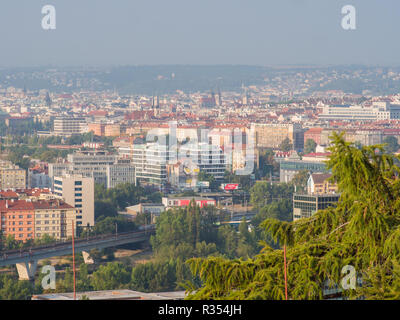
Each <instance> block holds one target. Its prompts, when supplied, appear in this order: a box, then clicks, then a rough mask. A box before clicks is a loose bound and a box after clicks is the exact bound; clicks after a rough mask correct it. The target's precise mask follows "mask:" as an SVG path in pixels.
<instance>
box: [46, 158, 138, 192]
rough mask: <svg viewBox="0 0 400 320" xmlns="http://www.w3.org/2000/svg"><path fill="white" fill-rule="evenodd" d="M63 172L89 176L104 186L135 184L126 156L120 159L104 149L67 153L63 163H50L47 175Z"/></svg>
mask: <svg viewBox="0 0 400 320" xmlns="http://www.w3.org/2000/svg"><path fill="white" fill-rule="evenodd" d="M64 174H71V175H76V174H77V175H82V176H85V177H91V178H93V179H94V182H95V183H98V184H102V185H104V186H105V187H106V188H114V187H115V186H117V185H118V184H122V183H131V184H136V176H135V167H134V166H133V165H132V164H131V161H130V160H129V159H127V158H125V159H120V158H118V156H116V155H112V154H108V153H106V152H105V151H80V152H75V153H73V154H69V155H68V157H67V162H65V163H50V164H49V176H50V178H54V177H55V176H62V175H64Z"/></svg>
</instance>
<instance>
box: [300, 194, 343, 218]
mask: <svg viewBox="0 0 400 320" xmlns="http://www.w3.org/2000/svg"><path fill="white" fill-rule="evenodd" d="M339 198H340V194H335V193H332V194H310V195H308V194H305V195H303V194H296V193H295V194H294V195H293V220H294V221H296V220H298V219H302V218H309V217H311V216H312V215H313V214H315V213H316V212H317V211H319V210H324V209H326V208H328V207H331V206H335V205H336V203H337V202H338V201H339Z"/></svg>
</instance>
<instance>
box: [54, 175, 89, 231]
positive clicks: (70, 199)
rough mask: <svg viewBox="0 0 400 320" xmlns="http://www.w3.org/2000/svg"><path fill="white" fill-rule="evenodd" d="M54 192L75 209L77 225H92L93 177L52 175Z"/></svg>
mask: <svg viewBox="0 0 400 320" xmlns="http://www.w3.org/2000/svg"><path fill="white" fill-rule="evenodd" d="M54 194H55V195H57V196H59V197H60V198H63V199H64V201H65V202H66V203H68V204H69V205H71V206H72V207H74V208H75V209H76V215H77V216H76V224H77V226H78V227H86V226H94V179H93V178H88V177H84V176H82V175H68V174H67V175H64V176H61V177H54Z"/></svg>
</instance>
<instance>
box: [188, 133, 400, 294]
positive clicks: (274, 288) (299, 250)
mask: <svg viewBox="0 0 400 320" xmlns="http://www.w3.org/2000/svg"><path fill="white" fill-rule="evenodd" d="M329 151H330V152H331V156H330V159H329V161H328V162H327V167H328V169H330V170H332V178H333V179H335V181H337V183H338V188H339V190H340V192H341V198H340V201H339V203H338V205H337V206H336V207H330V208H328V209H326V210H321V211H318V212H317V213H316V214H315V215H313V216H312V217H310V218H305V219H300V220H298V221H294V222H283V221H278V220H276V219H267V220H265V221H264V222H263V223H262V227H263V228H264V229H265V231H266V232H267V233H269V234H270V235H271V236H273V238H274V240H275V241H279V243H280V245H281V246H282V245H286V247H287V261H289V263H288V272H287V274H288V278H287V283H288V295H289V298H290V299H322V298H323V286H324V284H326V283H330V284H331V285H333V284H338V285H339V284H340V280H341V277H342V275H341V270H342V268H343V267H344V266H347V265H352V266H354V268H355V270H356V271H357V273H358V275H359V276H360V277H362V281H363V285H362V286H357V287H356V288H355V289H348V290H343V291H342V294H343V295H344V296H345V297H348V298H360V297H364V298H366V299H399V298H400V277H399V275H400V264H399V262H398V261H399V259H400V247H399V245H398V244H399V241H400V210H399V209H400V179H399V176H400V168H399V167H398V166H397V165H396V164H394V161H395V159H399V157H395V156H393V155H390V154H385V153H384V152H383V151H384V146H383V145H375V146H364V147H362V149H361V150H360V149H358V148H356V147H355V146H354V144H351V143H349V142H346V141H345V140H344V138H343V134H340V135H337V134H334V135H333V136H332V145H331V147H330V148H329ZM377 151H378V152H377ZM188 264H189V266H190V268H191V271H192V273H193V275H198V276H199V277H200V278H201V280H202V286H201V287H200V288H196V287H195V285H194V284H192V285H191V286H188V288H189V291H191V295H190V296H189V298H190V299H284V297H285V283H284V277H283V270H284V269H283V252H282V248H278V249H275V250H274V249H272V248H271V247H269V246H268V245H265V246H264V249H263V250H262V251H261V253H260V254H258V255H257V256H256V257H255V258H253V259H251V260H246V261H243V260H228V259H224V258H221V257H213V258H208V259H201V258H196V259H190V260H189V261H188Z"/></svg>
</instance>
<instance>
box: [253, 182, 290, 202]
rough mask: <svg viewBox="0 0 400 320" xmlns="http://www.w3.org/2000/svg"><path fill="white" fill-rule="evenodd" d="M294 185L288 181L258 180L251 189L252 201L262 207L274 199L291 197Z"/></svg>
mask: <svg viewBox="0 0 400 320" xmlns="http://www.w3.org/2000/svg"><path fill="white" fill-rule="evenodd" d="M293 191H294V187H293V185H291V184H287V183H278V184H273V185H271V183H269V182H267V181H258V182H257V183H256V184H255V185H254V186H253V187H252V188H251V189H250V203H251V204H252V205H253V206H254V207H255V208H256V209H260V208H262V207H264V206H265V205H266V204H268V203H271V202H272V201H273V200H279V199H291V198H292V196H293Z"/></svg>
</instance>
